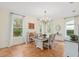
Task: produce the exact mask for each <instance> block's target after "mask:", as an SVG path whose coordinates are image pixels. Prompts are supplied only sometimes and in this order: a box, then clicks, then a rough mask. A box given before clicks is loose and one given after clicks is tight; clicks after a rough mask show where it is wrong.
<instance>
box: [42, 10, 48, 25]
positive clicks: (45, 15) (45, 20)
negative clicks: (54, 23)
mask: <svg viewBox="0 0 79 59" xmlns="http://www.w3.org/2000/svg"><path fill="white" fill-rule="evenodd" d="M49 21H50V19H49V18H48V16H47V11H46V10H44V16H43V17H42V22H43V23H44V24H47V23H48V22H49Z"/></svg>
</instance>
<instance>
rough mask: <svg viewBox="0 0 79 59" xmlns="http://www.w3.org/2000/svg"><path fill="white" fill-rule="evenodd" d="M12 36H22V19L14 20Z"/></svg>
mask: <svg viewBox="0 0 79 59" xmlns="http://www.w3.org/2000/svg"><path fill="white" fill-rule="evenodd" d="M13 36H22V19H19V18H16V19H15V20H14V24H13Z"/></svg>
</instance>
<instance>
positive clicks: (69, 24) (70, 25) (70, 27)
mask: <svg viewBox="0 0 79 59" xmlns="http://www.w3.org/2000/svg"><path fill="white" fill-rule="evenodd" d="M65 20H66V23H65V25H66V28H65V29H66V37H67V38H66V40H70V36H71V35H73V34H74V25H75V24H74V17H72V18H67V19H65Z"/></svg>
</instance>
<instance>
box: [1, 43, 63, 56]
mask: <svg viewBox="0 0 79 59" xmlns="http://www.w3.org/2000/svg"><path fill="white" fill-rule="evenodd" d="M53 45H54V46H53ZM53 45H52V49H44V50H40V49H39V48H36V47H35V44H34V42H32V43H28V44H21V45H18V46H13V47H10V48H4V49H1V50H0V57H63V55H64V42H54V43H53Z"/></svg>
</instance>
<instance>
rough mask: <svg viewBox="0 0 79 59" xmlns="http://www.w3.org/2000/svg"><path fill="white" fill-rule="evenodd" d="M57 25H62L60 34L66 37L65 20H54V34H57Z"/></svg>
mask: <svg viewBox="0 0 79 59" xmlns="http://www.w3.org/2000/svg"><path fill="white" fill-rule="evenodd" d="M57 25H60V27H61V30H60V33H61V34H62V36H63V37H64V36H65V20H64V18H60V19H54V20H53V26H54V28H53V29H52V30H53V32H54V33H56V26H57Z"/></svg>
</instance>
